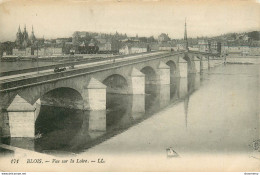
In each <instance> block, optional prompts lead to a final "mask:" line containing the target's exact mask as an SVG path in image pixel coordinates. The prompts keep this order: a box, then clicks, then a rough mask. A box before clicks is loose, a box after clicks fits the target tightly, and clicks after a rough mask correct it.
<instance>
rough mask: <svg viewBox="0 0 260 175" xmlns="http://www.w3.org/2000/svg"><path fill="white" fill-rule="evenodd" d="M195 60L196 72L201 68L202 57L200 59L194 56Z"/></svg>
mask: <svg viewBox="0 0 260 175" xmlns="http://www.w3.org/2000/svg"><path fill="white" fill-rule="evenodd" d="M194 62H195V69H196V72H200V69H201V65H200V64H201V61H200V59H198V58H197V57H194Z"/></svg>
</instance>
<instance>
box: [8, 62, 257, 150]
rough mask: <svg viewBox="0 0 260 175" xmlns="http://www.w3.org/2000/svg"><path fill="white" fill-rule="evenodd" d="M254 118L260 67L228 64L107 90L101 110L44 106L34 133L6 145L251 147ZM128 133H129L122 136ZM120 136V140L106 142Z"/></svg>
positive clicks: (54, 147) (40, 147) (254, 137)
mask: <svg viewBox="0 0 260 175" xmlns="http://www.w3.org/2000/svg"><path fill="white" fill-rule="evenodd" d="M161 111H164V112H163V113H161ZM155 116H156V117H155ZM259 123H260V120H259V65H241V64H227V65H220V66H218V67H215V68H213V69H211V70H207V71H205V72H203V73H202V74H191V75H189V76H188V77H187V78H172V79H171V85H161V86H160V85H147V87H146V94H145V95H118V94H107V110H106V111H97V112H95V111H94V112H89V111H81V110H74V109H66V108H57V107H50V106H43V105H42V106H41V110H40V113H39V116H38V118H37V120H36V123H35V134H36V136H37V138H36V139H25V138H20V139H18V138H12V139H7V140H5V143H7V144H10V145H13V146H17V147H22V148H26V149H31V150H35V151H37V152H43V153H48V154H57V153H68V154H69V153H79V152H84V151H85V150H88V149H89V148H91V147H93V146H97V145H98V146H97V149H98V150H99V151H102V150H103V151H104V150H105V151H108V152H117V151H123V152H129V151H130V152H131V151H132V152H138V151H157V150H159V149H162V147H163V149H164V148H166V147H167V146H175V147H176V148H178V151H185V152H212V151H213V152H248V151H252V150H253V149H254V148H255V147H254V146H252V145H253V141H255V140H258V139H259ZM139 124H142V125H140V127H139V128H138V129H137V130H135V129H134V127H133V126H137V125H138V126H139ZM126 131H131V133H132V134H131V138H129V137H127V136H126V137H122V135H123V134H124V133H126ZM120 133H121V134H120ZM119 134H120V135H119ZM119 136H120V137H119ZM117 138H119V140H118V142H116V141H115V142H116V143H117V144H115V143H114V142H113V144H112V143H111V144H109V140H111V139H114V140H115V139H117ZM104 141H108V142H107V144H105V146H102V144H103V142H104ZM136 142H138V146H133V145H132V144H133V143H136ZM148 142H149V144H148ZM94 149H95V148H94Z"/></svg>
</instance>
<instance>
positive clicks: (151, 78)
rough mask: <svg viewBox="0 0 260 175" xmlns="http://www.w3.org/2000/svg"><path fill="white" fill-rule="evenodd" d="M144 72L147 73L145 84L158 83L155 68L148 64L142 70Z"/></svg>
mask: <svg viewBox="0 0 260 175" xmlns="http://www.w3.org/2000/svg"><path fill="white" fill-rule="evenodd" d="M140 71H141V72H142V73H143V74H145V84H155V83H156V73H155V70H154V69H153V68H152V67H150V66H146V67H144V68H142V69H141V70H140Z"/></svg>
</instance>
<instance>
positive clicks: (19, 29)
mask: <svg viewBox="0 0 260 175" xmlns="http://www.w3.org/2000/svg"><path fill="white" fill-rule="evenodd" d="M18 33H21V28H20V24H19V28H18Z"/></svg>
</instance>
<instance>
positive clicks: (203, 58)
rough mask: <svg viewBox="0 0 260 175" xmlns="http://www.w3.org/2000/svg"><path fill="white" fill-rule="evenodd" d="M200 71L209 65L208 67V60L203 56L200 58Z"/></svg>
mask: <svg viewBox="0 0 260 175" xmlns="http://www.w3.org/2000/svg"><path fill="white" fill-rule="evenodd" d="M201 59H202V69H203V70H206V69H208V68H209V65H208V62H209V61H208V59H207V58H205V57H204V56H202V58H201Z"/></svg>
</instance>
